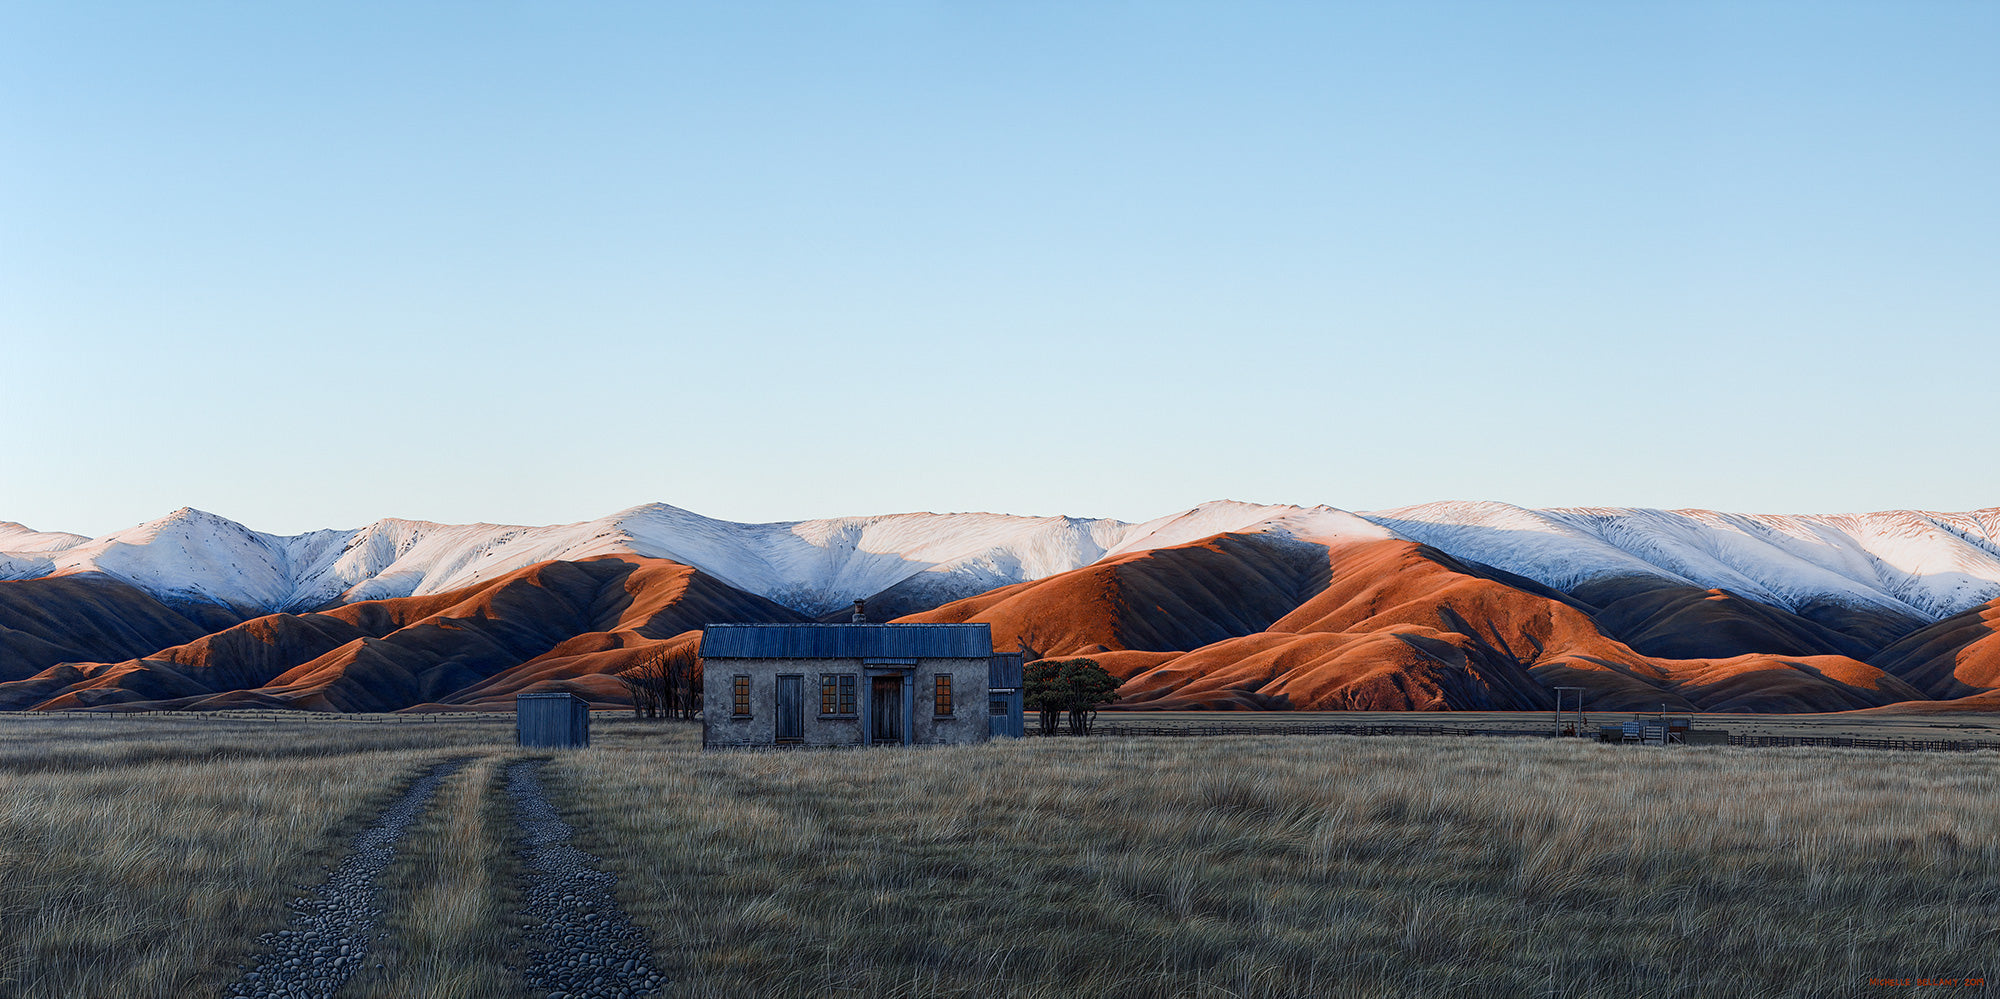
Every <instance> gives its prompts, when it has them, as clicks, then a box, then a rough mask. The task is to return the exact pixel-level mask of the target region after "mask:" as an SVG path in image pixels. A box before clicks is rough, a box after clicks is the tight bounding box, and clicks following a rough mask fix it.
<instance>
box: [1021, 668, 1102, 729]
mask: <svg viewBox="0 0 2000 999" xmlns="http://www.w3.org/2000/svg"><path fill="white" fill-rule="evenodd" d="M1022 674H1023V675H1022V683H1023V685H1022V691H1021V692H1022V702H1023V703H1024V704H1025V705H1026V706H1028V707H1030V708H1033V709H1035V710H1036V711H1037V712H1039V713H1040V714H1041V732H1042V734H1043V735H1054V734H1056V719H1057V716H1058V715H1059V714H1060V713H1061V712H1068V713H1069V732H1070V734H1071V735H1089V734H1090V726H1091V723H1092V722H1094V721H1096V720H1097V706H1098V705H1100V704H1110V703H1111V702H1112V701H1115V700H1117V699H1118V693H1117V691H1118V678H1117V677H1114V676H1112V675H1111V673H1110V672H1109V671H1108V670H1106V669H1105V668H1104V667H1102V666H1099V665H1098V664H1097V663H1096V661H1095V660H1091V659H1044V660H1041V661H1040V662H1033V663H1029V664H1028V665H1027V666H1025V667H1023V669H1022Z"/></svg>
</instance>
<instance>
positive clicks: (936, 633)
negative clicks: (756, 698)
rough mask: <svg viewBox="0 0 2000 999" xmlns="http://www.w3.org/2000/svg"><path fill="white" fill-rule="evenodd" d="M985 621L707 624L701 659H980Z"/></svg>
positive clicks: (984, 651) (989, 642) (988, 645)
mask: <svg viewBox="0 0 2000 999" xmlns="http://www.w3.org/2000/svg"><path fill="white" fill-rule="evenodd" d="M992 652H993V632H992V629H991V628H988V627H987V626H986V625H984V624H711V625H709V626H708V627H706V628H704V629H702V634H701V656H702V658H704V659H874V658H881V659H984V658H986V657H987V656H989V655H991V654H992Z"/></svg>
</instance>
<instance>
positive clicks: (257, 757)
mask: <svg viewBox="0 0 2000 999" xmlns="http://www.w3.org/2000/svg"><path fill="white" fill-rule="evenodd" d="M495 730H496V731H498V730H499V729H497V728H496V729H495ZM510 734H511V733H510ZM488 741H489V735H488V733H485V732H484V730H481V729H477V728H474V727H471V726H460V727H455V728H454V727H452V726H438V727H435V728H434V727H432V726H418V725H408V724H402V723H389V724H378V725H369V724H364V723H344V724H343V723H321V724H309V725H301V724H297V723H294V724H290V725H287V724H285V723H284V722H282V721H276V720H273V721H266V722H258V723H246V722H237V721H215V720H209V721H207V722H206V723H204V721H203V720H198V719H183V718H155V719H147V720H140V719H121V720H118V721H115V722H105V721H101V720H96V719H78V720H64V719H32V718H18V717H8V718H5V719H0V789H4V793H0V995H10V996H12V995H19V996H28V997H51V999H54V997H64V999H70V997H78V996H120V997H124V996H161V997H174V996H186V995H195V994H202V993H212V992H214V991H217V990H218V989H219V987H220V985H221V984H222V983H223V982H224V981H227V980H229V979H232V978H233V977H234V976H235V974H236V972H235V970H234V965H235V963H236V962H237V961H239V960H241V959H242V958H244V957H245V956H247V954H248V950H249V948H251V947H252V946H253V945H254V939H255V937H256V936H257V935H258V934H260V933H263V932H265V931H267V930H272V929H277V928H279V927H280V926H282V925H283V924H284V922H285V920H286V916H287V913H286V911H285V909H284V905H285V903H286V902H287V901H288V900H289V899H291V898H293V897H295V896H297V895H298V894H300V892H299V891H298V890H297V886H300V885H307V884H312V883H315V882H317V881H318V880H319V878H320V877H321V875H322V873H323V869H322V865H324V864H329V863H332V862H334V861H335V860H337V859H338V857H339V856H341V855H342V854H343V853H344V852H345V850H346V848H347V845H348V842H349V840H350V839H351V838H352V836H353V835H354V834H355V833H356V832H357V831H359V830H360V829H361V828H362V827H363V826H365V825H366V823H367V821H368V820H370V819H371V818H372V817H373V816H374V814H375V813H376V812H377V811H379V810H380V808H381V807H382V806H383V805H384V804H386V803H387V802H388V801H390V800H392V799H393V798H394V797H395V796H396V795H397V794H398V793H399V792H400V791H401V789H402V788H403V787H406V786H407V785H408V783H409V781H410V780H412V779H414V777H415V776H416V775H417V774H418V773H419V772H420V771H422V770H423V769H424V768H425V767H427V766H429V765H431V764H433V763H435V762H438V761H439V760H442V759H444V758H446V757H448V756H451V755H455V754H457V753H460V752H463V751H464V750H463V748H462V747H463V746H464V745H465V744H466V743H468V742H471V743H475V744H477V743H482V742H488ZM447 744H448V745H447Z"/></svg>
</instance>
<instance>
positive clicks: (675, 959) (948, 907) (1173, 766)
mask: <svg viewBox="0 0 2000 999" xmlns="http://www.w3.org/2000/svg"><path fill="white" fill-rule="evenodd" d="M1995 762H1996V759H1995V756H1994V754H1990V753H1981V754H1975V755H1930V754H1907V755H1897V754H1887V753H1872V752H1866V751H1855V750H1771V751H1742V750H1724V749H1690V750H1673V751H1662V750H1642V749H1633V748H1621V747H1600V746H1595V745H1584V744H1574V743H1571V744H1556V743H1547V742H1534V741H1528V740H1454V739H1422V740H1389V739H1356V738H1341V737H1326V738H1301V737H1280V738H1248V737H1246V738H1223V739H1199V740H1197V739H1161V740H1027V741H1023V742H999V743H994V744H990V745H987V746H981V747H971V748H965V749H953V750H877V751H868V752H823V753H710V754H702V753H700V752H698V751H697V750H696V749H695V745H694V737H693V735H692V734H691V733H688V732H681V733H678V734H677V735H675V736H673V737H671V739H670V740H669V741H668V742H667V743H666V744H654V745H637V744H632V743H629V742H628V743H625V744H621V743H620V740H616V739H606V740H601V741H600V746H599V748H596V749H592V750H589V751H586V752H582V753H577V754H570V755H565V756H562V757H559V758H558V762H557V764H556V766H557V769H558V771H559V772H560V773H562V774H564V775H565V776H566V777H567V780H566V782H565V784H566V788H567V791H566V793H568V794H570V795H571V796H572V804H573V806H574V807H575V808H577V809H578V810H579V811H580V813H581V815H580V821H577V823H576V824H577V825H578V827H579V831H580V833H581V834H582V836H583V838H584V840H585V842H583V843H580V844H579V845H581V846H584V848H586V849H589V850H591V851H592V852H596V853H598V854H599V855H600V856H604V857H605V858H606V859H607V861H608V862H609V864H610V865H611V866H612V868H613V869H614V870H615V871H616V872H617V873H618V874H619V875H620V878H621V880H620V885H619V894H620V897H621V901H623V903H624V904H625V905H626V907H627V908H628V910H629V911H630V912H631V913H632V915H633V917H634V919H635V920H636V921H638V922H639V923H640V924H641V925H644V926H646V927H648V929H649V930H650V931H651V932H652V933H653V937H654V943H655V947H656V951H657V955H656V956H657V959H658V960H659V961H660V963H661V966H662V968H663V969H666V970H667V971H668V974H669V975H670V976H671V977H673V978H675V979H677V980H678V985H677V986H676V989H677V990H678V994H682V995H690V996H733V995H750V994H756V995H762V996H809V995H810V996H818V995H838V994H853V993H856V992H867V993H873V994H885V995H911V996H914V995H927V996H929V995H964V996H987V995H1014V996H1056V995H1065V996H1066V995H1102V996H1218V997H1220V996H1299V995H1358V996H1368V995H1422V994H1467V995H1473V994H1476V995H1522V996H1527V995H1536V996H1544V995H1555V996H1653V995H1659V996H1690V995H1699V996H1707V995H1717V996H1722V995H1727V996H1818V995H1850V994H1862V993H1865V994H1894V990H1884V989H1880V988H1873V987H1871V986H1870V985H1869V984H1868V983H1869V980H1870V979H1871V978H1903V977H1910V978H1916V977H1945V978H1957V977H1964V976H1985V975H1988V974H1989V973H1990V972H1993V971H1996V970H2000V969H1996V968H1994V967H1993V958H1994V956H1995V954H1996V953H2000V885H1996V884H1995V880H1994V877H1993V872H1995V871H1996V870H2000V812H1996V811H1995V809H1994V808H1993V807H1992V806H1993V803H1994V802H1995V801H1996V800H2000V799H1997V798H1996V791H2000V771H1996V768H1995ZM1949 991H1950V990H1939V989H1928V990H1924V993H1923V994H1926V995H1938V994H1946V993H1947V992H1949ZM1959 991H1960V992H1966V991H1967V990H1962V989H1961V990H1959ZM1970 991H1973V992H1977V991H1980V990H1970Z"/></svg>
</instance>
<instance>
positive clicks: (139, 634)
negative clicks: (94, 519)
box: [0, 572, 241, 682]
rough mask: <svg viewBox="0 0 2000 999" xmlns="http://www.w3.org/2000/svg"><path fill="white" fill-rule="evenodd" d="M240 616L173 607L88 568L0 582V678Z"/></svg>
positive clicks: (160, 642) (174, 638)
mask: <svg viewBox="0 0 2000 999" xmlns="http://www.w3.org/2000/svg"><path fill="white" fill-rule="evenodd" d="M238 620H241V618H240V617H236V616H231V615H229V614H228V612H226V611H224V610H223V609H222V608H220V607H216V606H214V605H212V604H195V605H190V606H184V607H179V606H171V605H168V604H166V603H163V602H161V601H160V600H158V599H157V598H155V597H153V596H152V595H151V594H148V593H146V592H145V591H143V590H141V589H139V588H137V587H135V586H132V585H130V584H128V583H124V582H121V581H119V580H116V579H112V578H111V577H109V576H105V575H101V574H99V573H94V572H93V573H78V574H76V575H69V576H45V577H42V578H40V579H10V580H0V621H4V622H6V623H5V624H4V625H0V682H4V681H7V680H19V679H22V678H24V677H30V676H34V675H35V674H36V673H39V672H41V671H42V670H45V669H47V668H49V667H50V666H53V665H55V664H57V663H65V662H97V661H101V660H106V659H124V658H128V657H131V656H142V655H145V654H146V653H148V652H151V651H153V650H154V649H158V648H162V647H165V646H168V645H176V644H179V643H182V642H191V641H194V640H195V639H197V638H200V637H201V636H203V635H206V634H208V633H209V632H212V631H214V630H216V629H217V628H226V627H228V626H229V625H232V624H235V623H236V622H237V621H238Z"/></svg>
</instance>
